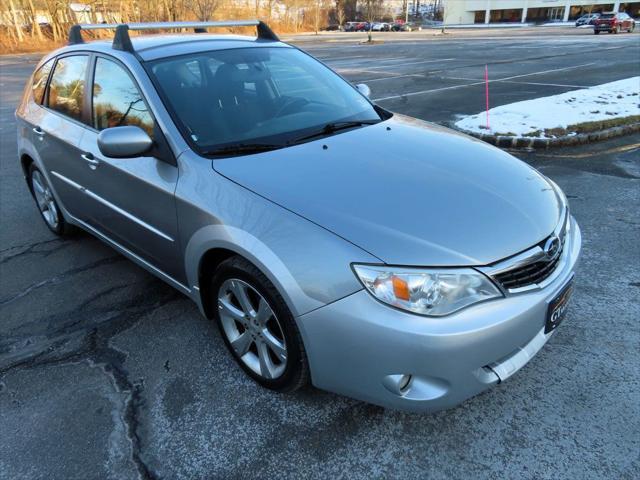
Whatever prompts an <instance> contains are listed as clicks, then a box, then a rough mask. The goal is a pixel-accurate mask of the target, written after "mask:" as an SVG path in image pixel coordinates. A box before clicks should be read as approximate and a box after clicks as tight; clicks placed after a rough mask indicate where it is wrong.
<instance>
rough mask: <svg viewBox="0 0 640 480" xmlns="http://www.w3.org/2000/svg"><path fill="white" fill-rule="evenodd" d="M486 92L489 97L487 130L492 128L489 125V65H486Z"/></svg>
mask: <svg viewBox="0 0 640 480" xmlns="http://www.w3.org/2000/svg"><path fill="white" fill-rule="evenodd" d="M484 85H485V87H484V94H485V97H486V99H487V130H491V127H490V126H489V66H488V65H485V66H484Z"/></svg>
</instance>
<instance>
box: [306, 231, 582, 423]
mask: <svg viewBox="0 0 640 480" xmlns="http://www.w3.org/2000/svg"><path fill="white" fill-rule="evenodd" d="M580 247H581V235H580V229H579V227H578V225H577V223H576V222H575V220H574V219H573V218H571V229H570V234H569V235H568V238H567V241H566V243H565V248H564V252H563V259H562V260H561V265H560V266H559V267H558V268H560V269H561V270H560V274H559V275H558V276H557V277H556V278H555V279H554V280H553V282H551V283H550V284H549V285H547V286H546V287H545V288H543V289H539V290H533V291H529V292H526V293H520V294H511V295H509V296H507V297H505V298H502V299H498V300H493V301H489V302H485V303H481V304H477V305H475V306H472V307H469V308H467V309H464V310H462V311H460V312H458V313H455V314H453V315H450V316H447V317H440V318H431V317H421V316H417V315H413V314H410V313H405V312H402V311H399V310H395V309H393V308H390V307H388V306H386V305H383V304H382V303H380V302H378V301H376V300H375V299H374V298H373V297H372V296H371V295H370V294H369V293H367V292H366V291H365V290H361V291H359V292H357V293H354V294H353V295H350V296H348V297H346V298H343V299H342V300H339V301H337V302H334V303H332V304H329V305H327V306H324V307H322V308H319V309H318V310H314V311H313V312H310V313H307V314H305V315H302V316H300V317H298V325H299V327H300V330H301V333H302V336H303V340H304V343H305V347H306V351H307V356H308V359H309V365H310V369H311V378H312V382H313V384H314V385H315V386H316V387H318V388H321V389H324V390H329V391H332V392H335V393H339V394H342V395H347V396H350V397H353V398H356V399H359V400H364V401H367V402H370V403H374V404H377V405H381V406H384V407H390V408H396V409H400V410H410V411H422V412H432V411H437V410H441V409H444V408H449V407H452V406H455V405H457V404H459V403H460V402H462V401H464V400H466V399H467V398H469V397H472V396H474V395H477V394H478V393H480V392H482V391H483V390H485V389H487V388H488V387H490V386H491V385H494V384H497V383H499V382H501V381H503V380H505V379H506V378H508V377H509V376H511V375H512V374H513V373H515V372H516V371H518V370H519V369H520V368H522V367H523V366H524V365H525V364H526V363H527V362H528V361H529V360H530V359H531V358H532V357H533V356H534V355H535V354H536V353H537V352H538V351H539V350H540V348H542V346H543V345H544V344H545V343H546V342H547V340H548V339H549V338H550V337H551V336H552V335H553V333H554V332H551V333H550V334H548V335H545V334H544V324H545V319H546V313H547V305H548V302H549V301H550V300H551V299H553V298H554V297H555V295H557V294H558V292H559V291H560V290H561V289H562V288H563V287H564V286H565V285H566V283H567V282H568V281H569V279H570V278H571V277H572V276H573V274H574V271H575V268H576V265H577V261H578V257H579V255H580ZM403 375H411V381H410V383H409V385H408V387H407V388H404V389H394V385H397V384H398V382H399V381H400V379H401V378H402V376H403Z"/></svg>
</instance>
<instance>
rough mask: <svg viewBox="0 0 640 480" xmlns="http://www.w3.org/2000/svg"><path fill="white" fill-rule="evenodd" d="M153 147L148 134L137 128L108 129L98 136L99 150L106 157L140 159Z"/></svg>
mask: <svg viewBox="0 0 640 480" xmlns="http://www.w3.org/2000/svg"><path fill="white" fill-rule="evenodd" d="M152 145H153V140H151V137H150V136H149V135H148V134H147V132H145V131H144V130H142V129H141V128H140V127H136V126H125V127H112V128H106V129H105V130H102V131H101V132H100V133H99V134H98V148H99V149H100V152H101V153H102V154H103V155H104V156H105V157H111V158H129V157H139V156H141V155H142V154H144V153H146V152H148V151H149V149H151V146H152Z"/></svg>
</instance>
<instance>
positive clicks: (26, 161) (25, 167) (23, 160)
mask: <svg viewBox="0 0 640 480" xmlns="http://www.w3.org/2000/svg"><path fill="white" fill-rule="evenodd" d="M32 163H33V158H31V157H30V156H29V155H27V154H26V153H25V154H24V155H22V156H21V157H20V165H22V173H23V174H24V177H25V178H27V176H28V175H29V167H31V164H32Z"/></svg>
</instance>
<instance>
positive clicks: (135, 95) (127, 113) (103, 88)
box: [92, 57, 153, 138]
mask: <svg viewBox="0 0 640 480" xmlns="http://www.w3.org/2000/svg"><path fill="white" fill-rule="evenodd" d="M92 95H93V107H92V121H93V126H94V128H96V129H97V130H104V129H105V128H111V127H120V126H124V125H134V126H137V127H140V128H142V129H143V130H144V131H145V132H147V133H148V134H149V136H151V137H152V138H153V117H152V116H151V113H150V112H149V110H148V109H147V104H146V103H145V101H144V99H143V98H142V94H141V93H140V91H139V90H138V87H137V86H136V85H135V83H134V82H133V80H132V79H131V77H130V76H129V74H128V73H127V72H126V71H125V70H124V69H123V68H122V67H121V66H120V65H118V64H117V63H115V62H112V61H111V60H107V59H106V58H103V57H98V59H97V60H96V70H95V75H94V81H93V93H92Z"/></svg>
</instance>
